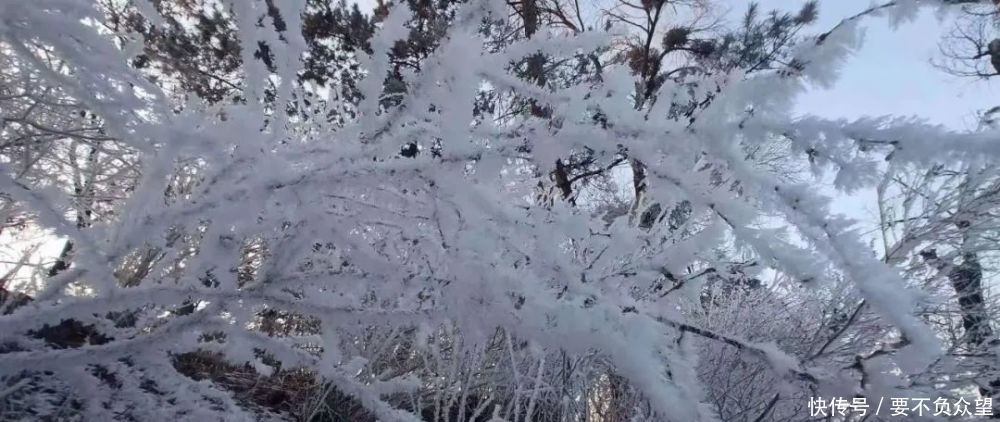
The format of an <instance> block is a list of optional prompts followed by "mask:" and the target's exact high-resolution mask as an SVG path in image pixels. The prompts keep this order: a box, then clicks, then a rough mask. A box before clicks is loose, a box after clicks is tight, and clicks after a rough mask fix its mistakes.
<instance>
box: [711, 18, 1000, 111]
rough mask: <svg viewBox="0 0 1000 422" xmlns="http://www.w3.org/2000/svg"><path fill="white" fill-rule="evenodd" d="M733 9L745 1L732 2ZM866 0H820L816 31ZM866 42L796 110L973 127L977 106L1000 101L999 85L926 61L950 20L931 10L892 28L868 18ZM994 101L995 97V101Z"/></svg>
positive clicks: (934, 52)
mask: <svg viewBox="0 0 1000 422" xmlns="http://www.w3.org/2000/svg"><path fill="white" fill-rule="evenodd" d="M730 3H731V4H732V5H733V6H734V10H733V12H734V13H737V12H738V11H742V10H744V9H745V7H746V4H747V2H746V1H738V0H730ZM760 3H761V6H764V7H765V8H767V9H770V8H781V9H792V10H794V9H795V8H797V7H799V6H800V5H801V4H802V3H803V1H801V0H763V1H761V2H760ZM870 4H871V3H870V0H825V1H823V0H821V1H820V21H819V23H818V25H817V26H816V28H817V30H825V29H826V28H830V27H832V26H833V25H835V24H836V23H837V22H839V21H840V20H841V19H843V18H844V17H847V16H851V15H853V14H856V13H857V12H859V11H861V10H864V9H865V8H867V7H868V6H869V5H870ZM866 23H867V24H866V27H867V30H866V32H865V44H864V47H863V48H862V50H861V51H860V52H859V54H858V55H857V56H856V57H854V58H853V60H851V61H850V62H849V63H848V64H847V66H846V67H845V68H844V69H843V74H842V77H841V79H840V81H839V82H838V83H837V85H836V86H834V87H833V88H832V89H815V90H813V91H812V92H811V93H810V94H808V95H806V96H804V97H802V98H800V100H799V105H798V109H799V110H800V111H801V112H804V113H811V114H817V115H821V116H825V117H847V118H853V117H860V116H865V115H885V114H893V115H916V116H921V117H924V118H926V119H928V120H929V121H931V122H932V123H939V124H944V125H947V126H951V127H953V128H956V129H970V128H974V125H975V123H974V115H975V112H976V111H978V110H983V109H987V108H989V107H992V106H994V105H998V104H1000V96H997V94H998V92H1000V91H998V90H997V83H995V82H994V83H992V84H991V83H988V82H985V81H981V80H974V79H968V78H957V77H954V76H951V75H948V74H946V73H944V72H942V71H941V70H940V69H937V68H935V67H934V66H932V65H931V64H930V60H931V59H933V58H939V57H940V55H939V52H938V42H939V40H940V38H941V36H942V35H943V34H944V33H945V32H947V30H948V28H949V25H950V22H949V21H948V20H945V21H940V20H939V19H938V18H937V17H936V16H935V13H934V10H924V11H923V12H922V13H921V14H920V16H919V18H918V19H917V20H916V21H914V22H910V23H906V24H903V25H902V26H900V27H899V28H897V29H895V30H892V29H890V28H889V26H888V25H887V24H886V21H885V20H884V18H874V19H870V20H868V21H866ZM994 100H998V101H994Z"/></svg>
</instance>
